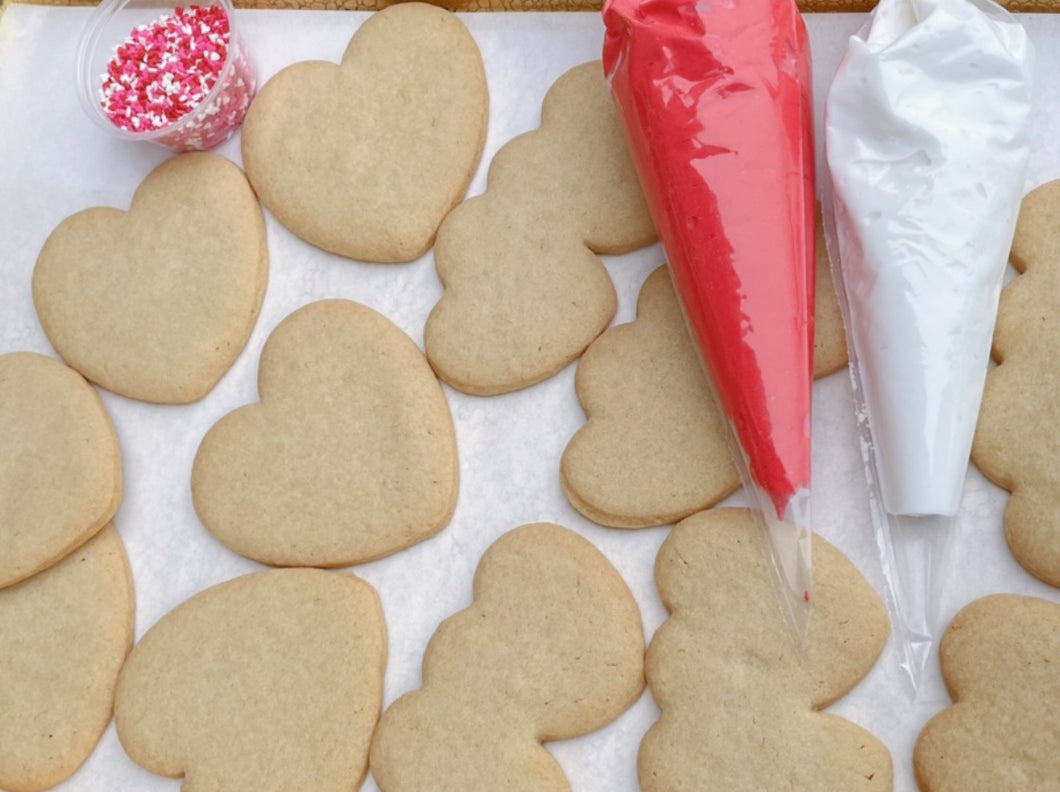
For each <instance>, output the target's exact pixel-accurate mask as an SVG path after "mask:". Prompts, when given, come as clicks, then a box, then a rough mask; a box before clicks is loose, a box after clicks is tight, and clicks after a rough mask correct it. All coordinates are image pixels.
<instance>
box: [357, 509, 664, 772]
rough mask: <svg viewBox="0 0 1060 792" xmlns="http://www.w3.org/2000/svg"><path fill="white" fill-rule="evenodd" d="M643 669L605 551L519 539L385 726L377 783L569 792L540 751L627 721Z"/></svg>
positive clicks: (578, 543)
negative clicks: (546, 743) (619, 719)
mask: <svg viewBox="0 0 1060 792" xmlns="http://www.w3.org/2000/svg"><path fill="white" fill-rule="evenodd" d="M643 658H644V634H643V629H642V626H641V620H640V612H639V611H638V610H637V604H636V601H635V600H634V599H633V595H632V594H631V593H630V591H629V588H628V587H627V586H626V584H625V582H624V581H623V580H622V578H621V577H620V576H619V574H618V572H617V570H616V569H615V568H614V567H613V566H612V565H611V563H610V562H609V561H608V560H607V559H606V558H605V557H604V555H603V554H602V553H601V552H600V551H599V550H597V549H596V548H595V547H593V545H592V544H590V543H589V542H588V541H587V540H585V539H583V538H582V537H580V536H578V535H577V534H575V533H574V532H572V531H569V530H567V529H565V528H562V527H560V526H558V525H553V524H551V523H536V524H532V525H524V526H522V527H520V528H516V529H515V530H513V531H509V532H508V533H506V534H505V535H503V536H502V537H501V538H500V539H498V540H497V541H496V542H494V543H493V545H492V546H491V547H490V548H489V549H488V550H487V551H486V553H485V554H484V555H483V557H482V561H481V562H480V563H479V566H478V569H477V570H476V571H475V579H474V601H473V602H472V604H471V606H470V607H469V608H467V609H466V610H463V611H460V612H459V613H457V614H455V615H453V616H451V617H449V618H448V619H446V620H445V621H444V622H442V624H441V625H440V626H439V627H438V630H437V631H436V632H435V634H434V636H433V637H432V638H431V640H430V643H429V644H428V645H427V651H426V653H425V655H424V657H423V687H422V688H421V689H420V690H417V691H413V692H411V693H407V694H406V695H404V696H402V697H401V698H399V699H398V700H397V701H395V702H394V703H393V704H392V705H391V706H390V707H389V709H387V711H386V712H385V713H384V715H383V717H382V719H381V720H380V722H379V728H378V729H377V730H376V735H375V738H374V739H373V741H372V753H371V765H372V777H373V778H374V779H375V781H376V783H377V784H378V785H379V788H380V789H381V790H383V792H425V790H430V791H431V792H500V790H504V792H569V789H570V787H569V785H568V783H567V779H566V776H565V775H564V774H563V770H562V769H561V768H560V766H559V764H558V763H557V762H556V760H555V759H553V758H552V756H551V755H550V754H549V752H548V751H547V750H545V748H544V747H543V746H542V745H541V743H542V742H543V741H546V740H563V739H568V738H571V737H575V736H578V735H581V734H587V733H589V732H591V731H594V730H596V729H599V728H601V727H603V726H605V725H606V724H607V723H609V722H611V721H612V720H614V719H615V718H617V717H618V716H619V715H620V714H621V713H622V712H624V711H625V710H626V709H627V708H628V707H629V706H630V705H631V704H632V703H633V702H634V701H636V699H637V698H638V696H639V695H640V693H641V691H642V690H643V688H644V676H643Z"/></svg>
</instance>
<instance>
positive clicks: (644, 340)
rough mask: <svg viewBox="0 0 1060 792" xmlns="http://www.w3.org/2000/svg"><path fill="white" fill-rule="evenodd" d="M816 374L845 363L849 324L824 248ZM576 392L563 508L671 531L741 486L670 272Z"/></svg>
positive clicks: (657, 276) (648, 287) (648, 292)
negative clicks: (577, 416) (576, 425)
mask: <svg viewBox="0 0 1060 792" xmlns="http://www.w3.org/2000/svg"><path fill="white" fill-rule="evenodd" d="M818 253H819V255H818V259H817V310H816V313H817V317H818V320H819V321H818V322H817V323H816V325H815V339H814V343H815V352H814V368H815V371H814V374H815V375H816V376H818V377H821V376H824V375H826V374H830V373H832V372H834V371H836V370H837V369H838V368H841V367H842V366H843V365H845V364H846V345H845V343H844V341H843V325H842V320H841V318H840V313H839V305H838V303H837V301H836V297H835V290H834V289H833V288H832V282H831V277H830V274H829V269H828V259H827V256H826V255H825V254H824V246H823V245H821V246H820V247H819V248H818ZM574 386H575V389H576V390H577V393H578V400H579V401H580V402H581V405H582V408H583V409H584V411H585V414H586V416H587V422H586V424H585V425H584V426H582V427H581V428H580V429H579V430H578V431H577V432H576V433H575V434H574V436H573V437H572V438H571V440H570V442H569V443H568V444H567V447H566V449H565V450H564V452H563V457H562V460H561V462H560V482H561V484H562V486H563V492H564V494H565V495H566V496H567V500H568V501H570V503H571V504H572V505H573V506H574V508H576V509H577V510H578V511H579V512H581V513H582V514H583V515H585V516H586V517H588V518H589V519H590V520H592V521H593V522H596V523H599V524H600V525H607V526H610V527H613V528H645V527H648V526H653V525H668V524H670V523H673V522H676V521H677V520H680V519H682V518H684V517H687V516H688V515H690V514H693V513H695V512H697V511H700V510H702V509H705V508H708V507H709V506H713V505H714V504H715V503H717V502H718V501H720V500H721V499H722V498H724V497H726V496H727V495H729V494H731V493H732V492H733V491H735V490H736V488H737V487H739V486H740V476H739V473H738V472H737V469H736V466H735V465H734V464H733V462H732V456H731V451H730V444H729V438H728V429H727V428H726V426H725V422H724V420H723V418H722V416H721V413H720V412H719V411H718V408H717V407H716V405H715V402H714V398H713V396H712V395H711V393H710V391H709V387H708V383H707V379H706V377H705V376H704V375H703V368H702V366H701V364H700V362H699V355H698V352H697V351H696V347H695V345H694V344H693V342H692V339H691V336H690V335H689V333H688V329H687V327H686V324H685V320H684V315H683V314H682V311H681V305H680V302H679V301H678V298H677V293H676V291H674V287H673V282H672V281H671V279H670V276H669V273H668V272H667V270H666V268H665V267H660V268H659V269H657V270H655V271H654V272H652V273H651V274H650V275H649V276H648V278H647V279H646V280H645V282H644V285H643V286H642V287H641V292H640V296H639V298H638V300H637V318H636V320H635V321H633V322H631V323H628V324H623V325H618V326H616V327H612V328H610V329H608V330H607V331H606V332H605V333H604V334H603V335H602V336H600V338H598V339H597V340H596V341H594V342H593V344H592V345H591V346H590V347H589V349H587V350H586V352H585V354H584V355H582V358H581V360H580V361H579V362H578V369H577V372H576V373H575V379H574Z"/></svg>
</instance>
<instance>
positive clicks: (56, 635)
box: [0, 526, 133, 792]
mask: <svg viewBox="0 0 1060 792" xmlns="http://www.w3.org/2000/svg"><path fill="white" fill-rule="evenodd" d="M132 638H133V588H132V579H131V577H130V575H129V564H128V561H127V560H126V557H125V548H124V547H122V543H121V539H119V538H118V534H117V532H116V531H115V530H114V529H113V528H111V527H109V526H108V527H106V528H104V529H103V530H102V531H100V532H99V533H98V534H96V536H95V537H93V538H92V539H90V540H89V541H88V542H86V543H85V544H84V545H82V546H81V547H80V548H78V549H77V550H75V551H74V552H73V553H71V554H70V555H68V556H67V557H66V558H64V559H63V560H62V561H60V562H59V563H58V564H56V565H55V566H54V567H52V568H51V569H47V570H45V571H44V572H41V573H39V574H36V575H34V576H33V577H31V578H29V579H28V580H24V581H22V582H21V583H19V584H18V585H15V586H10V587H8V588H5V589H2V590H0V789H6V790H8V791H9V792H36V790H40V789H47V788H49V787H52V786H55V785H56V784H58V783H59V782H60V781H62V780H63V779H65V778H66V777H67V776H69V775H70V774H71V773H73V772H74V770H76V769H77V768H78V767H79V766H80V764H81V763H82V762H83V761H85V759H86V758H87V757H88V755H89V753H91V751H92V749H93V748H94V747H95V745H96V742H97V741H98V740H99V737H100V735H101V734H102V733H103V729H104V728H106V726H107V724H108V723H109V722H110V713H111V708H112V707H113V704H114V686H115V684H116V682H117V679H118V671H119V670H120V669H121V665H122V662H124V660H125V656H126V655H127V654H128V653H129V649H130V647H131V646H132Z"/></svg>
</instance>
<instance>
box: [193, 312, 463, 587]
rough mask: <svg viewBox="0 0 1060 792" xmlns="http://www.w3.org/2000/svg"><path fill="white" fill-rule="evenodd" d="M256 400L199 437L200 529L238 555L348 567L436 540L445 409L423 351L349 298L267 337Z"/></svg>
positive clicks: (449, 470)
mask: <svg viewBox="0 0 1060 792" xmlns="http://www.w3.org/2000/svg"><path fill="white" fill-rule="evenodd" d="M258 390H259V392H260V394H261V403H260V404H254V405H249V406H245V407H241V408H240V409H238V410H236V411H234V412H232V413H229V414H228V415H226V416H225V417H224V418H222V419H221V420H220V421H218V422H217V424H215V425H214V426H213V428H211V429H210V431H209V432H208V433H207V434H206V437H204V438H203V441H202V444H201V445H200V447H199V451H198V454H197V455H196V457H195V464H194V466H193V469H192V480H191V491H192V498H193V501H194V504H195V509H196V511H197V512H198V514H199V518H200V519H201V520H202V523H203V525H205V526H206V527H207V528H208V529H209V530H210V531H211V532H212V533H213V534H214V535H215V536H216V537H217V538H218V539H220V540H221V541H222V542H223V543H224V544H226V545H228V546H229V547H230V548H232V549H233V550H235V551H236V552H237V553H241V554H243V555H245V556H248V557H249V558H253V559H255V560H257V561H261V562H263V563H266V564H275V565H278V566H328V567H334V566H346V565H348V564H354V563H359V562H362V561H368V560H371V559H374V558H378V557H380V556H383V555H387V554H388V553H392V552H395V551H397V550H401V549H403V548H405V547H408V546H409V545H411V544H414V543H415V542H418V541H420V540H422V539H425V538H427V537H428V536H431V535H433V534H434V533H436V532H438V531H440V530H441V529H442V528H443V527H444V526H445V525H446V523H448V522H449V518H450V516H452V512H453V508H454V506H455V505H456V494H457V483H458V474H457V460H456V440H455V436H454V432H453V422H452V417H451V416H450V414H449V406H448V404H447V403H446V401H445V397H444V395H443V394H442V389H441V386H440V385H439V383H438V380H437V379H436V378H435V376H434V373H433V372H432V371H431V369H430V366H429V365H428V364H427V361H426V359H425V358H424V357H423V354H422V353H421V352H420V350H419V349H418V348H417V347H416V345H415V344H414V343H413V342H412V340H411V339H410V338H409V337H408V336H406V335H405V334H404V333H403V332H402V331H401V330H400V329H399V328H398V327H396V326H395V325H394V324H393V323H392V322H390V320H388V319H386V318H385V317H383V316H381V315H380V314H378V313H376V312H375V311H373V310H372V309H370V308H367V307H365V306H363V305H359V304H357V303H354V302H350V301H348V300H324V301H321V302H316V303H311V304H310V305H307V306H305V307H303V308H301V309H299V310H297V311H295V312H294V313H293V314H291V315H290V316H288V317H287V318H286V319H284V321H282V322H281V323H280V324H279V325H278V326H277V328H276V329H275V330H274V331H273V333H272V335H271V336H270V337H269V340H268V341H267V342H266V344H265V348H264V349H263V350H262V353H261V365H260V368H259V370H258Z"/></svg>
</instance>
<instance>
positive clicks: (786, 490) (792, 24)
mask: <svg viewBox="0 0 1060 792" xmlns="http://www.w3.org/2000/svg"><path fill="white" fill-rule="evenodd" d="M603 16H604V22H605V25H606V28H607V33H606V36H605V40H604V54H603V59H604V70H605V73H606V74H607V76H608V78H609V79H610V81H611V88H612V93H613V94H614V96H615V100H616V104H617V106H618V108H619V114H620V116H621V117H622V119H623V121H624V122H625V129H626V133H627V140H628V142H629V147H630V152H631V155H632V157H633V161H634V163H635V165H636V167H637V172H638V175H639V176H640V180H641V185H642V186H643V188H644V193H645V197H646V199H647V202H648V206H649V208H650V210H651V213H652V218H653V220H654V221H655V225H656V228H657V229H658V231H659V236H660V239H661V240H662V243H663V247H664V248H665V250H666V254H667V258H668V263H669V267H670V272H671V275H672V277H673V280H674V283H675V286H676V288H677V292H678V294H679V296H680V298H681V303H682V306H683V308H684V312H685V318H686V319H687V321H688V325H689V328H690V330H691V333H692V337H693V338H694V339H695V340H696V342H697V345H698V347H699V349H700V352H701V359H702V361H703V364H704V367H705V370H706V372H707V374H708V379H709V380H710V381H711V383H712V385H713V387H714V393H715V396H716V397H717V400H718V403H719V405H720V407H721V408H722V412H723V414H724V415H725V416H727V418H728V419H729V424H730V427H731V428H732V433H731V434H732V436H733V437H734V438H735V440H736V442H735V443H734V448H735V450H736V453H735V454H734V457H735V459H736V460H737V461H738V463H739V464H738V466H739V467H740V468H741V473H742V476H743V481H744V484H745V488H746V489H747V490H748V491H749V492H750V493H751V495H752V497H753V498H754V501H755V505H756V506H757V509H756V510H755V513H756V516H757V519H758V523H759V526H760V528H761V530H762V533H763V536H764V538H765V539H766V540H767V541H765V542H764V543H763V544H764V546H765V547H766V548H767V555H768V560H769V562H770V563H769V568H770V571H771V573H772V576H773V580H774V582H775V583H776V588H777V592H778V595H779V601H780V604H781V608H782V611H783V613H784V615H785V617H786V619H787V621H788V623H789V625H790V627H791V629H792V634H793V636H794V637H795V640H796V642H797V643H800V644H801V641H802V639H803V637H804V636H805V631H806V627H807V623H808V620H809V613H810V609H811V606H812V595H811V591H812V580H813V577H812V565H811V557H810V545H811V529H810V429H811V399H812V390H813V310H814V246H815V242H816V234H815V227H814V220H815V181H814V162H813V159H814V156H813V121H812V119H813V107H812V99H811V91H810V49H809V42H808V38H807V35H806V30H805V27H804V26H803V22H802V18H801V16H800V15H799V12H798V9H797V7H796V5H795V3H794V1H793V0H740V2H737V3H733V2H730V1H729V0H717V2H700V1H697V0H648V1H647V2H644V1H643V0H608V2H607V3H606V4H605V6H604V11H603Z"/></svg>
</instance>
